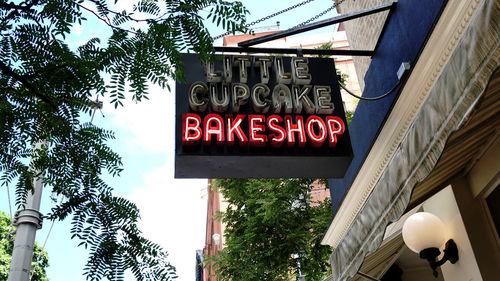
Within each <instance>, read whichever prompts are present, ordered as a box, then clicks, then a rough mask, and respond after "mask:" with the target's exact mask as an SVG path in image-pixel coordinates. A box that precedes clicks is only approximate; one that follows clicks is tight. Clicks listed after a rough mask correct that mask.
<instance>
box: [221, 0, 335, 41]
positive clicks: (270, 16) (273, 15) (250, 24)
mask: <svg viewBox="0 0 500 281" xmlns="http://www.w3.org/2000/svg"><path fill="white" fill-rule="evenodd" d="M313 1H315V0H305V1H302V2H300V3H298V4H295V5H293V6H290V7H288V8H286V9H283V10H281V11H278V12H275V13H272V14H270V15H268V16H265V17H262V18H260V19H258V20H255V21H253V22H251V23H249V24H246V25H245V27H246V28H248V27H251V26H253V25H256V24H258V23H261V22H263V21H266V20H268V19H270V18H273V17H275V16H278V15H281V14H283V13H286V12H288V11H291V10H293V9H295V8H298V7H300V6H303V5H305V4H308V3H311V2H313ZM343 1H344V0H343ZM232 33H233V32H232V31H228V32H225V33H223V34H219V35H217V36H215V37H213V39H214V40H217V39H220V38H222V37H224V36H227V35H230V34H232Z"/></svg>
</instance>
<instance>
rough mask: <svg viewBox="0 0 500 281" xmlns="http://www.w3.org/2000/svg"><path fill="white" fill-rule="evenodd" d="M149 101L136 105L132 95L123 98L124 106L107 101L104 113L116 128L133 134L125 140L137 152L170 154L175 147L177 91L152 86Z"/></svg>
mask: <svg viewBox="0 0 500 281" xmlns="http://www.w3.org/2000/svg"><path fill="white" fill-rule="evenodd" d="M148 97H149V98H150V100H143V101H141V102H138V103H137V104H135V103H134V102H132V101H131V100H130V94H129V95H127V99H126V100H124V105H125V106H124V107H118V109H117V110H115V109H114V107H113V105H111V104H110V103H109V102H106V101H105V102H104V105H105V106H104V108H103V111H104V114H105V115H106V118H108V116H109V118H111V122H112V124H113V127H114V128H113V130H116V129H121V130H124V131H127V132H129V133H130V134H131V135H130V137H129V138H127V139H126V140H125V141H126V142H127V145H128V146H129V147H130V148H131V149H134V150H137V149H138V150H139V151H138V153H141V152H146V153H169V154H172V155H173V151H174V150H173V147H174V141H175V138H174V128H175V125H174V118H175V106H174V100H175V99H174V92H173V91H172V93H170V92H168V90H167V89H166V88H165V89H161V87H158V86H155V85H150V93H149V95H148Z"/></svg>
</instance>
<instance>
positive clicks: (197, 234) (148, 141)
mask: <svg viewBox="0 0 500 281" xmlns="http://www.w3.org/2000/svg"><path fill="white" fill-rule="evenodd" d="M150 87H151V88H150V94H149V97H150V100H144V101H142V102H140V103H137V104H135V103H133V102H130V101H127V102H125V107H123V108H119V109H118V110H114V108H113V107H112V105H110V104H109V102H106V101H105V102H104V104H105V108H104V111H105V115H106V119H107V120H110V121H111V124H112V126H113V128H112V129H113V130H114V131H115V132H117V133H118V132H120V133H121V134H120V135H125V136H126V138H125V139H118V140H116V141H119V142H125V145H126V147H127V150H126V154H123V153H122V157H124V158H126V157H127V154H128V153H142V152H145V153H151V154H162V155H165V156H166V157H165V162H164V163H163V164H162V165H159V166H151V167H150V170H149V171H148V172H146V173H143V174H138V175H137V177H139V178H141V179H142V180H141V182H140V183H139V186H132V187H131V189H132V191H131V192H130V193H129V194H126V195H125V197H126V198H128V199H129V200H131V201H133V202H134V203H136V205H137V207H138V208H139V210H140V214H141V221H140V223H139V226H140V229H141V230H142V231H143V234H144V236H145V237H147V238H148V239H150V240H152V241H153V242H155V243H158V244H160V245H161V246H162V247H163V248H164V249H166V250H167V251H168V252H169V254H170V256H169V261H170V262H171V263H172V265H174V266H175V267H176V268H177V274H178V275H179V278H178V280H179V281H191V280H194V279H195V276H194V274H195V250H197V249H202V248H203V246H204V237H205V219H206V210H207V209H206V208H207V202H206V201H207V200H206V198H202V190H206V186H207V180H206V179H201V180H200V179H198V180H194V179H190V180H188V179H174V176H173V175H174V157H173V156H174V141H175V139H174V118H175V105H174V100H175V99H174V91H173V92H172V93H170V92H168V90H167V89H165V90H163V89H161V88H160V87H157V86H152V85H151V86H150ZM172 88H173V87H172ZM129 100H130V98H129ZM134 164H135V165H143V166H147V165H152V164H151V163H134ZM125 169H126V171H127V170H128V171H130V169H129V168H127V167H125ZM130 172H132V173H133V172H134V171H130ZM130 172H129V173H130ZM128 189H129V190H130V188H128ZM205 193H206V191H205Z"/></svg>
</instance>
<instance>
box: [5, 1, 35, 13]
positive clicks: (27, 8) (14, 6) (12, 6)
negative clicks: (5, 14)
mask: <svg viewBox="0 0 500 281" xmlns="http://www.w3.org/2000/svg"><path fill="white" fill-rule="evenodd" d="M37 4H38V0H35V1H33V2H31V3H29V4H28V5H26V6H22V5H17V4H14V3H13V2H10V3H5V2H0V8H3V9H9V10H21V11H25V12H29V11H30V10H31V8H32V7H33V6H35V5H37Z"/></svg>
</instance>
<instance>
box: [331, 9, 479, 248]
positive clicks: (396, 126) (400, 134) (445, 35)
mask: <svg viewBox="0 0 500 281" xmlns="http://www.w3.org/2000/svg"><path fill="white" fill-rule="evenodd" d="M479 3H480V0H473V1H449V3H448V4H447V5H446V7H445V9H444V11H443V13H442V15H441V17H440V19H439V21H438V23H437V24H436V27H435V28H434V32H433V33H432V34H431V36H430V38H429V40H428V43H427V44H426V47H425V49H424V50H423V52H422V54H421V55H420V59H419V60H418V62H417V64H416V65H415V66H414V70H413V73H414V74H418V75H412V76H411V77H410V78H409V79H408V81H407V83H406V85H405V87H404V89H403V91H402V92H401V95H400V98H399V99H398V101H397V102H396V104H395V106H394V109H393V110H392V112H391V114H390V116H389V118H388V119H387V121H386V123H385V125H384V127H383V128H382V131H381V132H380V134H379V137H378V138H377V140H376V141H375V143H374V145H373V147H372V149H371V151H370V153H369V154H368V156H367V157H366V160H365V162H364V164H363V166H362V167H361V169H360V171H359V172H358V176H357V177H356V178H355V179H354V181H353V183H352V185H351V187H350V189H349V191H348V193H347V194H346V197H345V198H344V201H343V202H342V205H341V206H340V208H339V210H338V212H337V214H336V216H335V218H334V219H333V221H332V223H331V224H330V227H329V228H328V230H327V232H326V234H325V237H324V238H323V241H322V244H328V245H330V246H332V247H334V248H335V247H337V246H338V244H339V243H340V241H341V240H342V237H344V235H345V234H346V232H347V230H348V229H349V227H350V226H351V224H352V222H353V221H354V218H355V217H356V216H357V214H358V213H359V211H360V210H361V208H362V206H363V205H364V203H365V202H366V200H367V198H368V196H369V195H370V194H371V192H372V190H373V188H374V186H375V184H376V183H377V182H378V181H379V179H380V176H381V175H382V172H383V171H384V170H385V168H386V167H387V165H388V163H389V160H390V159H392V157H393V155H394V152H395V151H396V149H397V147H398V146H399V144H400V143H401V140H402V139H403V138H404V136H405V135H406V133H407V131H408V129H409V128H410V126H411V124H412V123H413V121H414V119H415V117H416V115H417V113H418V112H419V110H420V108H421V107H422V104H423V103H424V101H425V100H426V98H427V96H428V95H429V93H430V92H431V89H432V88H433V86H434V85H435V83H436V81H437V78H438V77H439V76H440V75H441V73H442V71H443V69H444V66H445V65H446V63H447V62H448V60H449V59H450V57H451V54H452V53H453V51H454V50H455V48H456V47H457V45H458V42H459V40H460V39H461V38H462V36H463V34H464V32H465V30H466V28H467V27H468V26H469V24H470V22H471V20H472V17H473V15H475V13H476V12H477V9H478V7H479ZM422 74H423V75H422ZM374 167H376V168H374Z"/></svg>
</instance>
